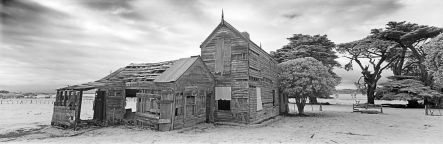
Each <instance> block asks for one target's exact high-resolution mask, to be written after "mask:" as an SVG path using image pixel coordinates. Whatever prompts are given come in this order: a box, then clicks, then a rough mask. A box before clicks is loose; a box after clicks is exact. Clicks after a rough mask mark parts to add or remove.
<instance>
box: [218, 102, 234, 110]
mask: <svg viewBox="0 0 443 144" xmlns="http://www.w3.org/2000/svg"><path fill="white" fill-rule="evenodd" d="M217 104H218V110H231V101H230V100H217Z"/></svg>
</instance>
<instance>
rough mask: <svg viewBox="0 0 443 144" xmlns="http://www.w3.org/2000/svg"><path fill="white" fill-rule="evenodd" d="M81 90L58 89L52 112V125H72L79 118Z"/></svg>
mask: <svg viewBox="0 0 443 144" xmlns="http://www.w3.org/2000/svg"><path fill="white" fill-rule="evenodd" d="M81 94H82V93H81V92H80V91H74V90H57V95H56V98H55V102H54V110H53V114H52V120H51V124H52V125H62V126H67V127H72V126H74V125H75V121H76V120H78V119H79V117H78V116H79V114H80V105H79V104H80V103H81V99H80V97H81Z"/></svg>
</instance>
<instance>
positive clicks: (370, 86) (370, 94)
mask: <svg viewBox="0 0 443 144" xmlns="http://www.w3.org/2000/svg"><path fill="white" fill-rule="evenodd" d="M367 87H368V91H367V92H366V96H367V97H368V104H374V95H375V89H376V88H377V85H376V82H370V83H368V85H367Z"/></svg>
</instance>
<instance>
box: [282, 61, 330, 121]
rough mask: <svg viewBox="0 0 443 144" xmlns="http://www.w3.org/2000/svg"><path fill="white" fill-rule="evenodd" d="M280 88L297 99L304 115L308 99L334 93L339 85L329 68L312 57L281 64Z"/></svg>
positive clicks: (300, 110) (300, 111)
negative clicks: (330, 92) (325, 93)
mask: <svg viewBox="0 0 443 144" xmlns="http://www.w3.org/2000/svg"><path fill="white" fill-rule="evenodd" d="M279 67H280V68H281V70H282V72H281V74H279V80H280V87H281V88H282V90H283V93H285V94H288V95H289V97H290V98H295V99H296V103H297V106H298V109H299V114H303V108H304V105H305V103H306V98H308V97H317V96H319V94H321V93H324V92H328V91H332V90H334V89H335V86H336V85H338V81H337V79H335V78H334V77H333V76H332V74H331V73H329V72H328V70H329V68H328V67H326V66H324V65H323V64H322V63H321V62H320V61H318V60H316V59H315V58H312V57H307V58H298V59H294V60H289V61H286V62H283V63H280V64H279Z"/></svg>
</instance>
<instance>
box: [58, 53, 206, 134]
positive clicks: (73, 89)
mask: <svg viewBox="0 0 443 144" xmlns="http://www.w3.org/2000/svg"><path fill="white" fill-rule="evenodd" d="M213 88H214V78H213V76H212V75H211V73H210V72H209V70H208V69H207V68H206V66H205V65H204V63H203V61H202V60H201V58H200V57H199V56H195V57H190V58H182V59H179V60H173V61H166V62H160V63H141V64H130V65H128V66H126V67H123V68H120V69H118V70H117V71H115V72H113V73H111V74H110V75H108V76H106V77H105V78H103V79H100V80H98V81H96V82H92V83H86V84H82V85H75V86H70V87H66V88H61V89H58V91H57V97H56V103H55V104H54V114H53V118H52V124H53V125H64V126H75V125H76V124H77V123H79V122H80V119H79V113H80V108H81V100H82V92H83V91H84V90H89V89H97V92H96V96H95V102H94V120H95V121H99V122H103V123H109V122H112V123H116V122H122V121H128V120H126V116H127V115H132V116H131V119H130V120H129V121H132V122H134V123H135V124H137V125H139V126H142V127H149V128H152V129H156V130H161V131H165V130H172V129H179V128H183V127H189V126H192V125H195V124H197V123H201V122H204V121H207V120H208V121H209V120H210V119H212V118H211V117H210V115H211V114H209V112H210V111H211V110H210V107H209V106H208V107H207V105H209V104H210V102H211V99H213ZM126 97H137V104H136V105H137V107H136V112H135V113H132V112H131V111H126V110H125V104H126V103H125V100H126V99H125V98H126Z"/></svg>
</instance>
